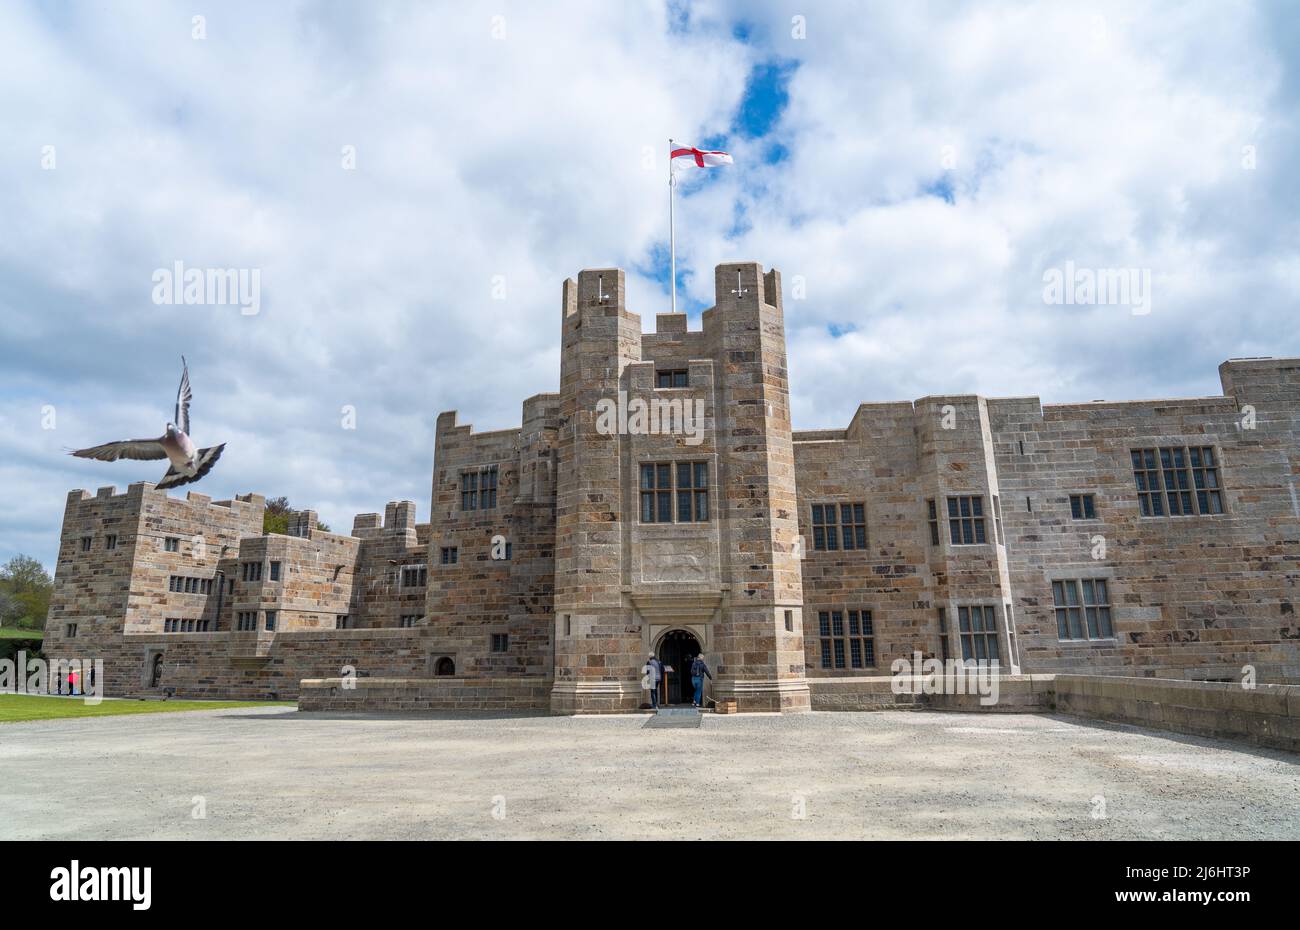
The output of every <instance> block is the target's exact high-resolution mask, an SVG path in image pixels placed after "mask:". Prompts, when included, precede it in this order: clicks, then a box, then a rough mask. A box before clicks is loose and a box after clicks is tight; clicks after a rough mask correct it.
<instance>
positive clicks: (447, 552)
mask: <svg viewBox="0 0 1300 930" xmlns="http://www.w3.org/2000/svg"><path fill="white" fill-rule="evenodd" d="M439 561H441V562H442V564H443V565H455V564H456V563H457V562H459V561H460V550H459V549H458V548H457V547H456V546H443V547H442V552H441V554H440V556H439Z"/></svg>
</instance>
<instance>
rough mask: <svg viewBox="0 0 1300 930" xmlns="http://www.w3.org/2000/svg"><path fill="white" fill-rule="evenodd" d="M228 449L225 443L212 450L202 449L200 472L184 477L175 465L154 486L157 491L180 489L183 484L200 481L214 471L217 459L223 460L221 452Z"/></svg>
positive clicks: (199, 460)
mask: <svg viewBox="0 0 1300 930" xmlns="http://www.w3.org/2000/svg"><path fill="white" fill-rule="evenodd" d="M225 448H226V444H225V443H224V442H223V443H222V444H221V445H219V446H213V447H212V448H210V449H200V450H199V458H198V462H197V464H198V470H197V471H196V472H195V473H194V474H193V475H182V474H181V473H180V472H178V471H177V470H176V466H175V465H173V466H172V467H171V468H169V469H167V474H165V475H163V476H162V480H161V481H159V482H158V483H157V484H156V485H154V487H155V488H157V489H160V490H161V489H165V488H178V487H180V486H181V485H182V484H190V483H191V482H194V481H198V480H199V479H200V478H202V477H203V476H204V475H206V474H207V473H208V472H210V471H212V466H213V465H215V464H217V459H219V458H221V451H222V450H223V449H225Z"/></svg>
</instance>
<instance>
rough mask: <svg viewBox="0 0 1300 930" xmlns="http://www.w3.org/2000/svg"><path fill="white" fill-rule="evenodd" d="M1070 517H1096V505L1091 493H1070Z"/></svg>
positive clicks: (1076, 518) (1085, 518)
mask: <svg viewBox="0 0 1300 930" xmlns="http://www.w3.org/2000/svg"><path fill="white" fill-rule="evenodd" d="M1070 517H1071V519H1074V520H1095V519H1097V505H1096V503H1095V501H1094V499H1093V496H1092V495H1091V494H1071V495H1070Z"/></svg>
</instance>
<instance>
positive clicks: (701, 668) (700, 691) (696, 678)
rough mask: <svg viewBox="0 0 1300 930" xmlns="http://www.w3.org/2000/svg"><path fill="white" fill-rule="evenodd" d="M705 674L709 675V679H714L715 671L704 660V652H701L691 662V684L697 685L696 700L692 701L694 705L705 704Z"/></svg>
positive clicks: (701, 705)
mask: <svg viewBox="0 0 1300 930" xmlns="http://www.w3.org/2000/svg"><path fill="white" fill-rule="evenodd" d="M705 676H708V679H709V681H712V680H713V673H712V672H710V671H709V666H708V665H707V664H705V662H704V653H700V654H699V655H697V656H696V657H695V658H694V660H692V662H691V684H692V685H694V686H695V700H693V701H691V706H692V707H703V706H704V678H705Z"/></svg>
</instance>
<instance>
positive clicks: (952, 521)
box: [948, 497, 988, 546]
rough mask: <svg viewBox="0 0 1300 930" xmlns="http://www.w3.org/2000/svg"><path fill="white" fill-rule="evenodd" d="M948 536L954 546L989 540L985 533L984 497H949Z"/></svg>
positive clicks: (977, 543) (975, 543)
mask: <svg viewBox="0 0 1300 930" xmlns="http://www.w3.org/2000/svg"><path fill="white" fill-rule="evenodd" d="M948 536H949V539H950V540H951V542H952V544H953V545H954V546H971V545H979V544H981V543H984V542H987V541H988V540H987V538H986V536H985V534H984V498H982V497H950V498H948Z"/></svg>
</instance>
